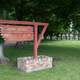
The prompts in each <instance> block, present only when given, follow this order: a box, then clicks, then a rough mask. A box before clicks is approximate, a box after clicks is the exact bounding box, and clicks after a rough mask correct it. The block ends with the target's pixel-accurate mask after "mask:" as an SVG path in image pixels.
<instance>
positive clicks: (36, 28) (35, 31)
mask: <svg viewBox="0 0 80 80" xmlns="http://www.w3.org/2000/svg"><path fill="white" fill-rule="evenodd" d="M37 34H38V25H37V24H35V25H34V59H35V61H36V62H37V61H38V47H37V45H38V43H37V42H38V35H37Z"/></svg>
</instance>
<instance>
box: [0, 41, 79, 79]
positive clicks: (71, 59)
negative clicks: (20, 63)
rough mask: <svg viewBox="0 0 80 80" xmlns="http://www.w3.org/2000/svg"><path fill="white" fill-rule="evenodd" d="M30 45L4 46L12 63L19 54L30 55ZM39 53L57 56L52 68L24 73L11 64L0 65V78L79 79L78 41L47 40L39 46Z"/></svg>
mask: <svg viewBox="0 0 80 80" xmlns="http://www.w3.org/2000/svg"><path fill="white" fill-rule="evenodd" d="M32 50H33V49H32V46H31V45H29V46H28V45H26V46H25V47H24V48H23V49H22V48H21V49H16V48H14V47H8V48H5V51H4V52H5V55H6V56H8V57H9V58H10V60H11V63H12V64H15V62H16V58H17V57H19V56H31V55H33V54H32V53H33V52H32ZM39 55H48V56H53V57H57V58H59V60H57V61H55V62H54V65H55V66H53V68H51V69H47V70H42V71H37V72H32V73H24V72H21V71H19V70H17V68H16V67H13V66H11V65H0V80H80V41H51V42H50V41H47V42H44V43H42V44H41V45H40V46H39Z"/></svg>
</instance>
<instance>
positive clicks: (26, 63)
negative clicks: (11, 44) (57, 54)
mask: <svg viewBox="0 0 80 80" xmlns="http://www.w3.org/2000/svg"><path fill="white" fill-rule="evenodd" d="M52 60H53V59H52V57H48V56H38V61H37V62H36V61H35V59H34V58H33V57H19V58H17V67H18V69H20V70H22V71H24V72H32V71H38V70H43V69H47V68H52Z"/></svg>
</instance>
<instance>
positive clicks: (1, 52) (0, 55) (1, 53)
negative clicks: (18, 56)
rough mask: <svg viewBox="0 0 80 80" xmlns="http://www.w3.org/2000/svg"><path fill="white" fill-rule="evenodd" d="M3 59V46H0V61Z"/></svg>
mask: <svg viewBox="0 0 80 80" xmlns="http://www.w3.org/2000/svg"><path fill="white" fill-rule="evenodd" d="M1 58H4V54H3V44H0V59H1Z"/></svg>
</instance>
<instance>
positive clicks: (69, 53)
mask: <svg viewBox="0 0 80 80" xmlns="http://www.w3.org/2000/svg"><path fill="white" fill-rule="evenodd" d="M4 52H5V55H6V56H7V57H8V58H9V59H10V60H11V61H12V62H16V59H17V57H25V56H33V46H32V45H26V46H25V47H24V48H15V47H13V46H11V47H7V48H5V49H4ZM38 54H39V55H47V56H52V57H54V58H57V59H62V60H67V59H68V60H75V59H77V60H80V49H79V48H78V47H69V46H55V45H47V44H46V45H44V44H42V45H40V46H39V50H38Z"/></svg>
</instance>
